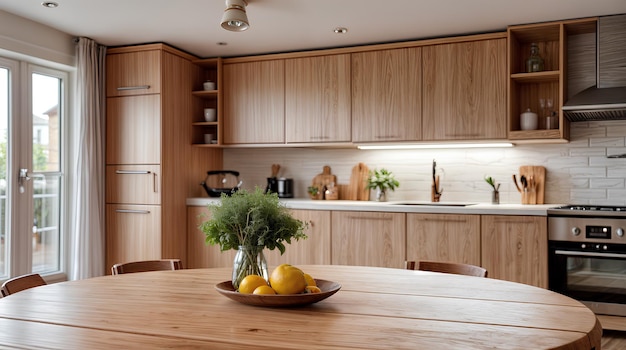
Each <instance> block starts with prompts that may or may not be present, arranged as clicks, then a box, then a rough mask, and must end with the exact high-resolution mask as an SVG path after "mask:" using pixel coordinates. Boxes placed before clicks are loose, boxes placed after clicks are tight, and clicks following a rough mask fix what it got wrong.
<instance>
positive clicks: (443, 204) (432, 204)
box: [389, 202, 478, 207]
mask: <svg viewBox="0 0 626 350" xmlns="http://www.w3.org/2000/svg"><path fill="white" fill-rule="evenodd" d="M389 204H390V205H410V206H424V207H468V206H470V205H476V204H478V203H456V202H389Z"/></svg>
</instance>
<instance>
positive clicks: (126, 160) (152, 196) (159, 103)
mask: <svg viewBox="0 0 626 350" xmlns="http://www.w3.org/2000/svg"><path fill="white" fill-rule="evenodd" d="M194 59H197V58H196V57H194V56H192V55H189V54H187V53H184V52H181V51H178V50H176V49H173V48H171V47H169V46H167V45H165V44H149V45H139V46H128V47H119V48H111V49H109V50H108V52H107V62H106V64H107V67H106V70H107V82H106V92H107V123H106V124H107V127H106V271H105V272H106V273H110V267H111V266H112V265H113V264H115V263H120V262H127V261H135V260H147V259H161V258H180V259H182V260H183V263H184V262H185V260H186V250H187V242H186V199H187V198H188V197H200V196H201V195H202V192H201V187H200V186H199V183H200V182H201V181H202V180H203V179H204V176H203V175H204V174H206V171H207V170H212V169H216V168H221V164H222V151H221V150H219V149H209V148H199V147H192V131H193V130H192V128H191V125H192V122H193V114H194V113H196V112H197V111H198V110H201V109H200V108H199V107H198V106H196V104H197V101H195V100H194V98H193V96H192V94H191V91H193V90H194V88H197V86H198V85H199V84H201V81H200V80H201V74H200V68H199V67H198V66H196V65H194V64H193V63H192V61H193V60H194Z"/></svg>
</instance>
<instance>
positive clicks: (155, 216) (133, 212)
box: [106, 204, 162, 274]
mask: <svg viewBox="0 0 626 350" xmlns="http://www.w3.org/2000/svg"><path fill="white" fill-rule="evenodd" d="M106 225H107V235H106V261H107V266H106V269H107V270H108V271H107V273H109V274H110V273H111V266H113V264H111V262H113V261H118V262H120V261H123V262H128V261H138V260H154V259H160V258H161V248H162V247H161V244H162V243H161V242H162V240H161V230H160V226H161V206H159V205H130V204H107V205H106Z"/></svg>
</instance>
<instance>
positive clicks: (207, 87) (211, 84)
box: [202, 80, 215, 90]
mask: <svg viewBox="0 0 626 350" xmlns="http://www.w3.org/2000/svg"><path fill="white" fill-rule="evenodd" d="M202 87H203V88H204V90H215V82H212V81H210V80H209V81H205V82H204V84H202Z"/></svg>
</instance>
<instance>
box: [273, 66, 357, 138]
mask: <svg viewBox="0 0 626 350" xmlns="http://www.w3.org/2000/svg"><path fill="white" fill-rule="evenodd" d="M350 94H351V93H350V54H340V55H323V56H314V57H300V58H291V59H287V60H285V127H286V142H287V143H310V142H314V143H325V142H350V138H351V131H350V124H351V121H350V118H351V117H350V101H351V96H350Z"/></svg>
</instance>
